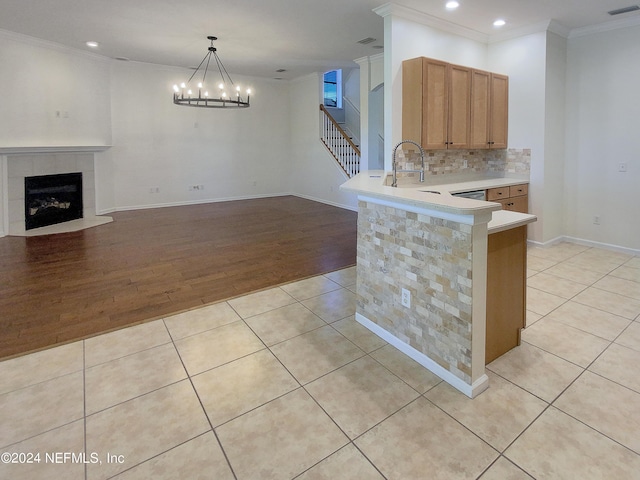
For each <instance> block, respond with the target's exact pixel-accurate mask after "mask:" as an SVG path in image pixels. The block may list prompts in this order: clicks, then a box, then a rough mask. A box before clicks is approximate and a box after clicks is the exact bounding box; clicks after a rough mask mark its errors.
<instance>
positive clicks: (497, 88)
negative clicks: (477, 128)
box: [489, 73, 509, 148]
mask: <svg viewBox="0 0 640 480" xmlns="http://www.w3.org/2000/svg"><path fill="white" fill-rule="evenodd" d="M508 119H509V77H507V76H505V75H498V74H497V73H492V74H491V121H490V122H489V124H490V126H491V133H490V140H489V141H490V142H491V148H507V127H508V124H509V120H508Z"/></svg>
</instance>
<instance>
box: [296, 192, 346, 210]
mask: <svg viewBox="0 0 640 480" xmlns="http://www.w3.org/2000/svg"><path fill="white" fill-rule="evenodd" d="M289 195H294V196H296V197H300V198H304V199H307V200H312V201H314V202H320V203H324V204H325V205H331V206H332V207H338V208H343V209H345V210H351V211H352V212H357V211H358V206H357V205H356V206H352V205H344V204H342V203H337V202H332V201H330V200H325V199H323V198H317V197H312V196H311V195H304V194H302V193H290V194H289Z"/></svg>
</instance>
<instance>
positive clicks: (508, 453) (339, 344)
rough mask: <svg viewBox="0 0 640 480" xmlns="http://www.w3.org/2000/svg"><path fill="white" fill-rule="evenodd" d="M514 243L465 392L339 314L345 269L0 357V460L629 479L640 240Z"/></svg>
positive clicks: (207, 473) (102, 469) (215, 474)
mask: <svg viewBox="0 0 640 480" xmlns="http://www.w3.org/2000/svg"><path fill="white" fill-rule="evenodd" d="M528 257H529V272H528V303H527V307H528V314H527V323H528V325H527V328H526V329H525V331H524V332H523V344H522V346H520V347H518V348H516V349H514V350H512V351H510V352H508V353H507V354H506V355H504V356H502V357H500V358H499V359H497V360H495V361H494V362H493V363H492V364H490V365H489V366H488V372H487V373H488V375H489V378H490V388H489V389H488V390H487V391H486V392H484V393H483V394H482V395H480V396H479V397H478V398H476V399H474V400H470V399H468V398H466V397H465V396H463V395H462V394H460V393H458V392H457V391H456V390H454V389H453V388H451V387H450V386H449V385H447V384H446V383H443V382H441V381H440V380H439V379H438V378H437V377H435V376H434V375H432V374H431V373H429V372H428V371H426V370H425V369H423V368H422V367H420V366H419V365H417V364H416V363H415V362H413V361H412V360H410V359H409V358H408V357H406V356H404V355H403V354H401V353H399V352H398V351H397V350H396V349H394V348H393V347H392V346H390V345H387V344H386V343H385V342H383V341H382V340H380V339H379V338H378V337H375V336H374V335H372V334H371V333H369V332H368V331H367V330H365V329H364V328H363V327H361V326H360V325H359V324H357V323H356V322H355V320H354V315H353V314H354V311H355V303H356V296H355V294H354V291H355V282H356V279H355V269H354V268H349V269H346V270H341V271H338V272H334V273H331V274H327V275H322V276H318V277H315V278H311V279H308V280H303V281H300V282H296V283H293V284H289V285H285V286H282V287H277V288H273V289H271V290H267V291H264V292H260V293H256V294H252V295H247V296H245V297H242V298H238V299H234V300H230V301H228V302H223V303H219V304H216V305H211V306H206V307H203V308H200V309H198V310H193V311H191V312H187V313H183V314H180V315H175V316H173V317H169V318H164V319H161V320H157V321H153V322H149V323H146V324H143V325H139V326H135V327H131V328H128V329H125V330H120V331H118V332H115V333H110V334H106V335H101V336H99V337H95V338H92V339H89V340H85V341H82V342H76V343H73V344H69V345H65V346H62V347H57V348H53V349H50V350H46V351H43V352H40V353H35V354H31V355H27V356H24V357H20V358H16V359H12V360H8V361H4V362H2V363H0V452H9V454H10V455H9V457H6V454H5V456H3V457H2V459H3V460H6V459H7V458H9V459H14V460H17V461H24V460H29V459H31V460H34V459H37V457H36V458H31V457H28V455H30V454H34V455H35V454H37V453H39V454H40V463H23V464H7V463H0V478H2V479H5V478H6V479H38V478H52V479H61V478H64V479H103V478H116V479H150V478H153V479H163V478H168V479H197V478H202V479H233V478H237V479H251V480H254V479H256V480H264V479H270V478H273V479H290V478H300V479H306V480H309V479H332V480H333V479H358V480H362V479H383V478H388V479H446V480H451V479H476V478H480V479H482V480H508V479H514V480H515V479H527V478H528V479H531V478H537V479H554V480H556V479H571V480H574V479H581V480H583V479H612V478H614V479H616V480H623V479H640V375H639V374H638V365H640V258H638V257H632V256H629V255H623V254H620V253H615V252H611V251H607V250H600V249H595V248H587V247H583V246H579V245H576V244H570V243H562V244H558V245H555V246H553V247H551V248H536V247H532V248H530V249H529V254H528ZM11 454H13V455H11ZM47 455H48V456H47Z"/></svg>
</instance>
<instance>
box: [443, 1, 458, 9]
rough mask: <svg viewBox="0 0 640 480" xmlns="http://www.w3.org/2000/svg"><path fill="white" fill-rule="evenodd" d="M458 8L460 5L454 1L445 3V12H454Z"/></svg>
mask: <svg viewBox="0 0 640 480" xmlns="http://www.w3.org/2000/svg"><path fill="white" fill-rule="evenodd" d="M459 6H460V3H458V2H456V1H455V0H451V1H450V2H447V3H446V5H445V7H446V8H447V10H455V9H456V8H458V7H459Z"/></svg>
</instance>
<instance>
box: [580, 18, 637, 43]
mask: <svg viewBox="0 0 640 480" xmlns="http://www.w3.org/2000/svg"><path fill="white" fill-rule="evenodd" d="M637 26H640V16H638V15H635V16H633V17H627V18H619V19H616V20H610V21H608V22H605V23H599V24H597V25H590V26H588V27H580V28H574V29H573V30H571V32H570V33H569V38H578V37H584V36H586V35H591V34H594V33H602V32H609V31H611V30H618V29H619V28H627V27H637Z"/></svg>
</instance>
